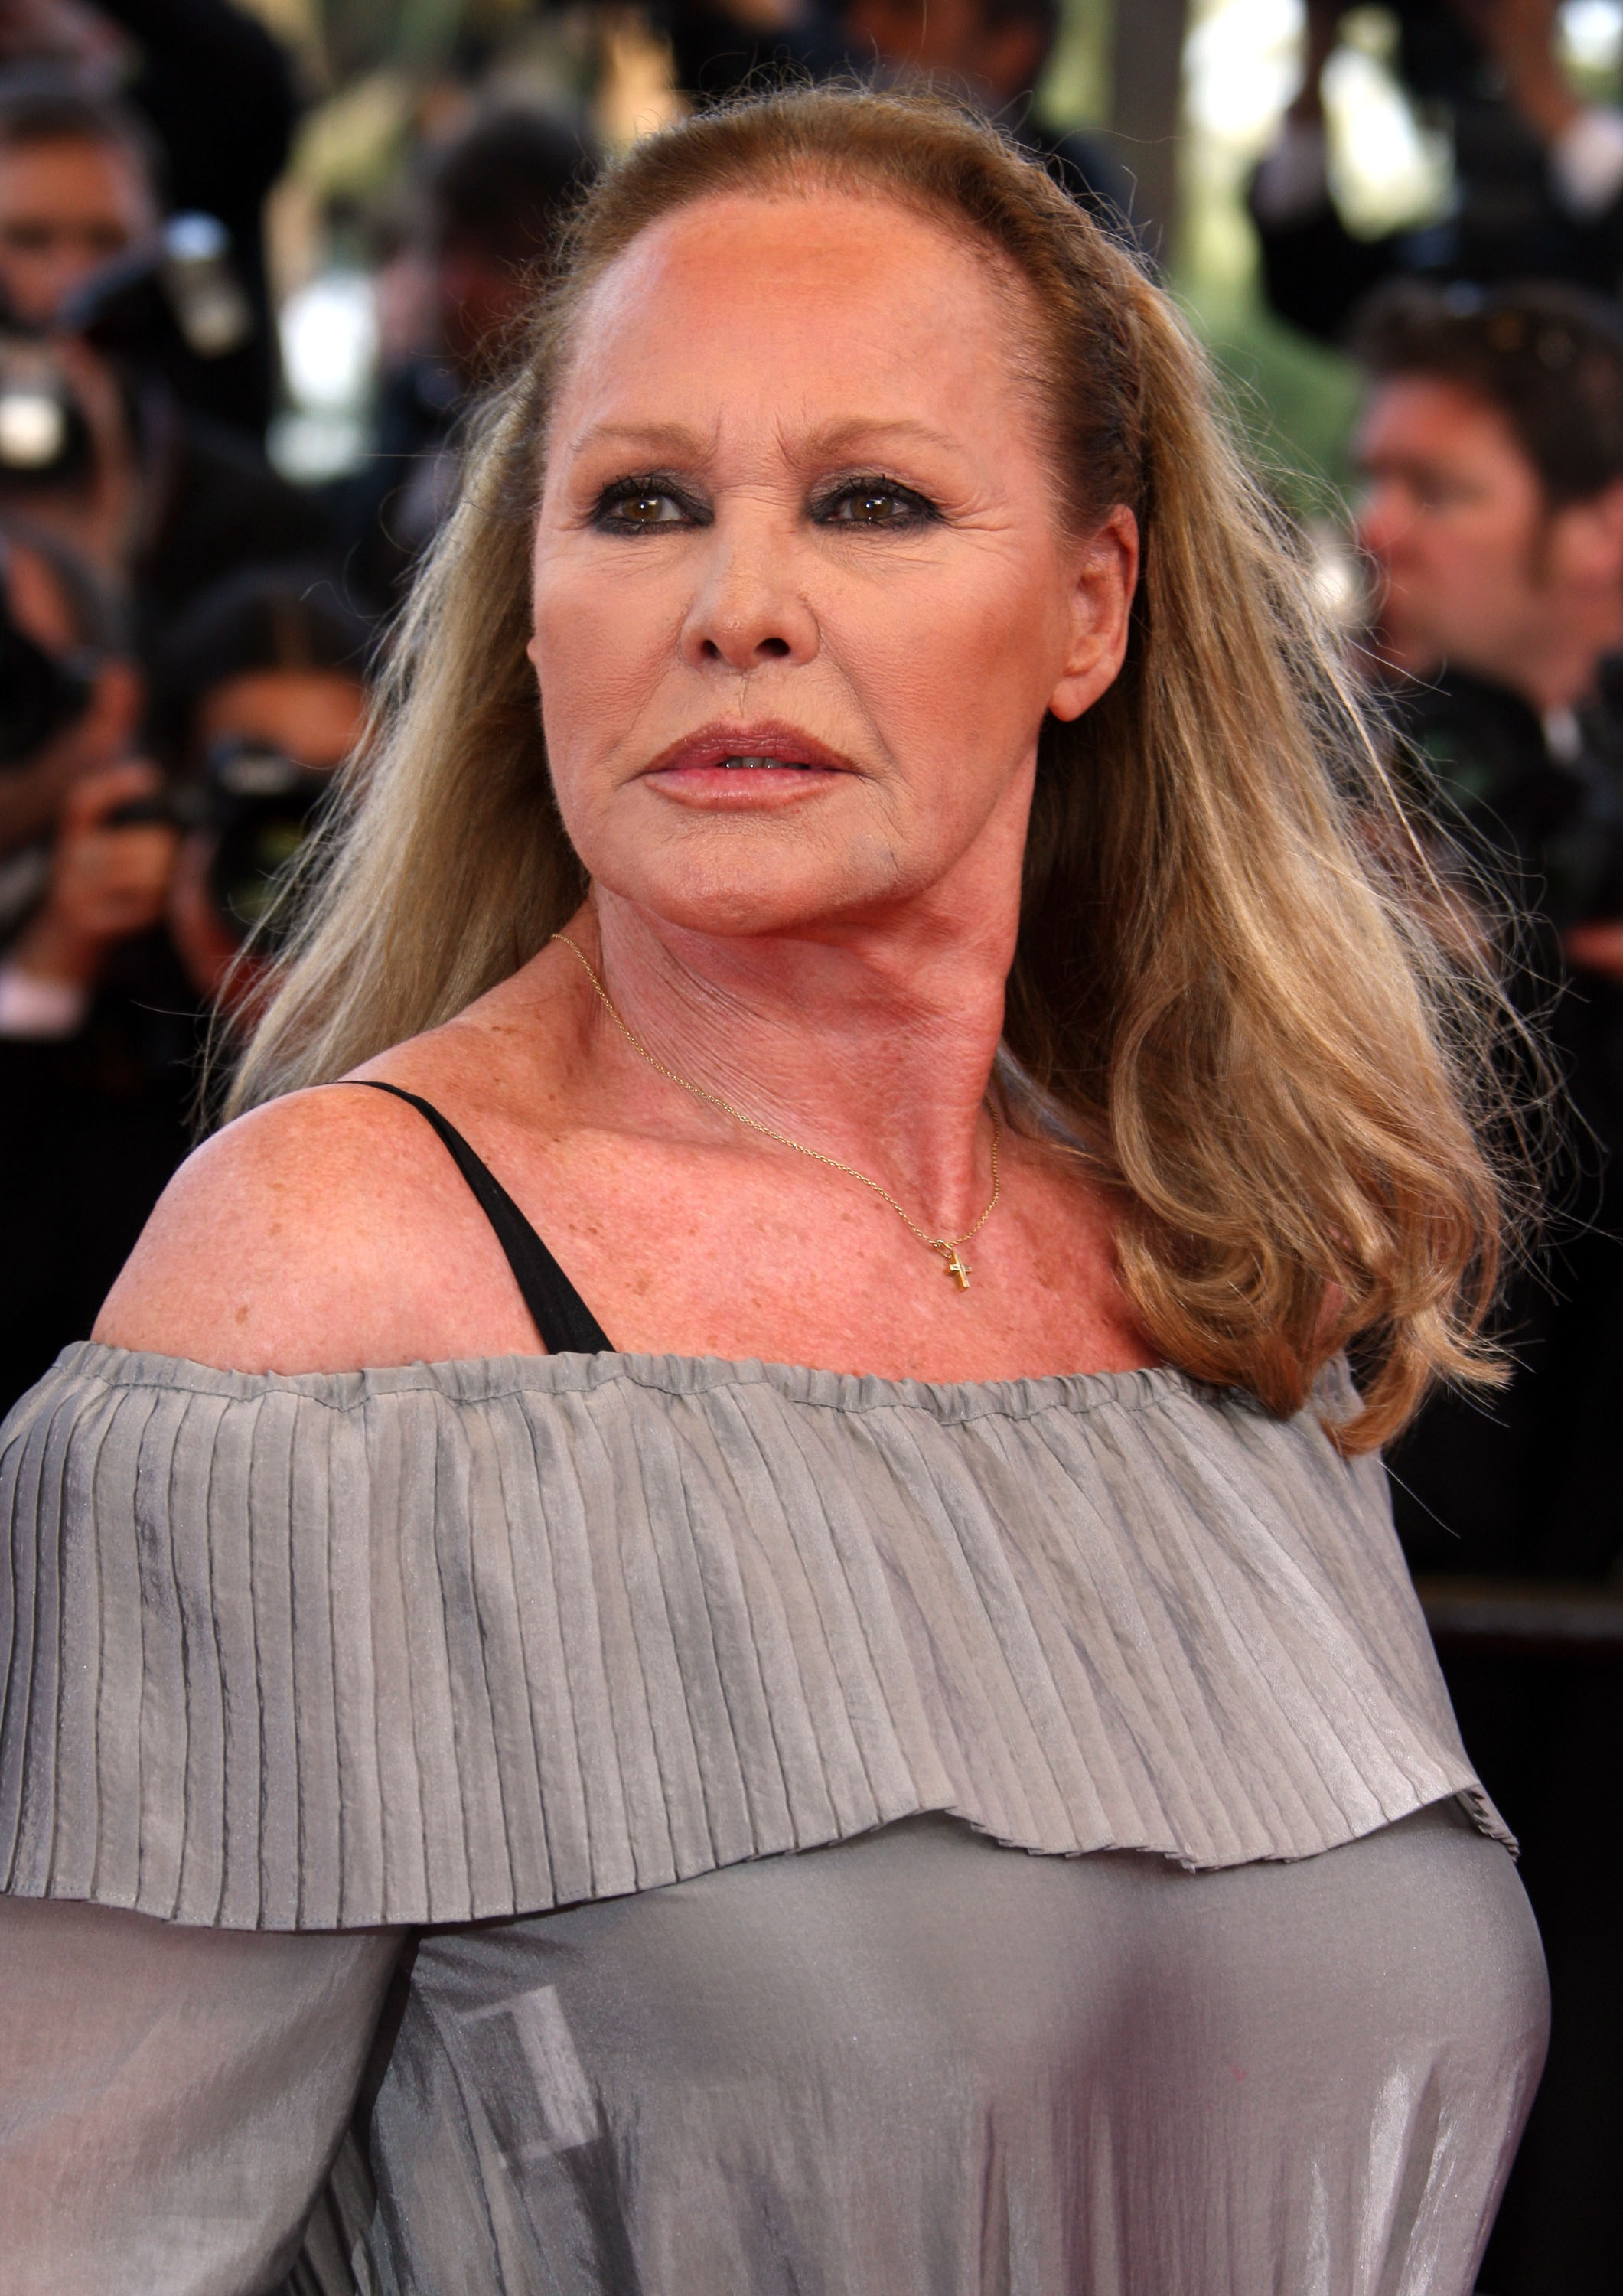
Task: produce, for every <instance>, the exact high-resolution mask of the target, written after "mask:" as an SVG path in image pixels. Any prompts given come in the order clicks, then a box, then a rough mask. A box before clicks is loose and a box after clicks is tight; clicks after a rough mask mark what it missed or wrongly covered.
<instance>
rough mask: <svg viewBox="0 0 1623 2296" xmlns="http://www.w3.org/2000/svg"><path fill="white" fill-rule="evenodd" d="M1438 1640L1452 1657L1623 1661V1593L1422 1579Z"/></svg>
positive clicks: (1537, 1583) (1424, 1604) (1523, 1582)
mask: <svg viewBox="0 0 1623 2296" xmlns="http://www.w3.org/2000/svg"><path fill="white" fill-rule="evenodd" d="M1414 1583H1415V1587H1416V1588H1417V1589H1418V1591H1419V1594H1420V1601H1421V1608H1422V1610H1423V1611H1425V1614H1426V1624H1427V1625H1428V1626H1429V1627H1430V1629H1431V1637H1432V1640H1433V1641H1434V1642H1435V1643H1436V1644H1437V1646H1438V1648H1439V1651H1441V1652H1445V1653H1446V1654H1451V1653H1455V1652H1457V1653H1458V1654H1459V1655H1461V1656H1462V1657H1463V1656H1464V1655H1466V1654H1467V1653H1471V1652H1489V1651H1492V1652H1498V1653H1501V1654H1503V1655H1504V1656H1506V1657H1512V1656H1514V1657H1523V1658H1567V1659H1585V1658H1594V1659H1619V1658H1623V1594H1619V1593H1614V1592H1613V1591H1612V1590H1611V1588H1610V1587H1578V1586H1562V1585H1558V1584H1554V1583H1552V1582H1551V1581H1549V1580H1540V1579H1439V1578H1422V1579H1416V1580H1415V1582H1414Z"/></svg>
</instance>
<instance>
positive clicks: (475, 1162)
mask: <svg viewBox="0 0 1623 2296" xmlns="http://www.w3.org/2000/svg"><path fill="white" fill-rule="evenodd" d="M349 1081H350V1082H352V1083H355V1084H364V1085H365V1087H367V1089H368V1091H371V1092H391V1093H393V1095H394V1096H395V1098H396V1099H397V1100H404V1101H409V1102H410V1103H411V1105H412V1106H413V1107H414V1109H416V1110H417V1111H418V1112H419V1113H420V1114H421V1115H423V1116H426V1117H427V1119H428V1120H429V1122H430V1124H431V1125H432V1126H433V1128H434V1129H435V1131H436V1132H438V1133H439V1136H440V1138H441V1139H442V1140H443V1141H444V1142H445V1144H446V1146H447V1148H448V1149H449V1150H450V1152H451V1154H452V1157H453V1158H454V1160H455V1164H456V1169H457V1170H458V1171H459V1172H460V1173H461V1174H462V1176H463V1179H464V1180H466V1182H467V1183H468V1185H469V1186H470V1187H471V1189H472V1191H473V1193H474V1195H475V1197H476V1198H477V1199H478V1202H479V1208H480V1210H481V1211H482V1212H483V1213H484V1215H485V1218H487V1219H488V1221H489V1223H490V1225H491V1226H492V1227H493V1228H494V1229H495V1230H496V1242H498V1243H499V1244H500V1245H501V1247H502V1250H503V1251H504V1252H505V1253H506V1255H507V1265H508V1266H509V1267H511V1268H512V1274H513V1281H514V1282H515V1283H517V1285H518V1287H519V1289H520V1291H521V1292H522V1293H523V1295H524V1305H525V1306H526V1307H527V1308H529V1312H530V1315H531V1317H532V1318H533V1319H534V1322H535V1326H536V1329H537V1332H538V1333H540V1335H541V1344H542V1346H543V1347H544V1348H545V1349H546V1351H547V1353H548V1354H549V1355H554V1356H566V1355H569V1356H596V1355H612V1354H613V1352H614V1342H613V1341H612V1340H611V1339H610V1338H609V1336H608V1334H607V1333H605V1331H604V1330H603V1327H602V1324H600V1323H599V1322H598V1320H597V1318H596V1316H594V1314H593V1313H592V1310H591V1309H590V1308H588V1307H587V1305H586V1301H585V1300H583V1299H582V1298H581V1296H580V1294H579V1292H577V1290H576V1289H575V1286H574V1285H573V1284H572V1283H570V1279H569V1277H568V1276H567V1275H565V1274H564V1272H563V1270H562V1268H561V1267H559V1265H558V1263H557V1261H556V1260H555V1259H553V1255H552V1253H551V1252H550V1251H548V1250H547V1248H546V1246H545V1244H544V1243H543V1242H542V1241H541V1239H540V1237H539V1236H538V1235H537V1234H536V1231H535V1229H534V1228H533V1227H531V1226H530V1224H529V1221H528V1220H527V1219H526V1218H525V1217H524V1215H523V1213H522V1212H521V1210H519V1208H518V1206H517V1204H515V1203H514V1201H513V1200H512V1197H511V1196H510V1195H509V1194H508V1193H507V1191H506V1189H505V1188H504V1186H503V1185H502V1184H501V1182H500V1181H499V1180H498V1179H497V1178H496V1174H495V1173H494V1172H493V1171H492V1170H491V1169H490V1167H489V1166H488V1164H486V1163H483V1162H482V1161H481V1160H480V1158H479V1157H478V1156H476V1155H475V1154H474V1152H473V1151H472V1149H471V1148H470V1147H469V1145H468V1144H467V1142H466V1141H465V1140H464V1139H463V1136H462V1134H461V1133H460V1132H459V1131H458V1130H457V1129H456V1127H455V1125H454V1124H453V1123H452V1122H451V1120H450V1119H449V1118H448V1117H445V1116H442V1115H441V1114H440V1112H439V1110H438V1109H437V1108H436V1107H435V1106H434V1104H433V1103H432V1102H431V1101H427V1100H420V1099H419V1098H418V1096H417V1095H416V1094H415V1093H414V1092H402V1090H401V1089H400V1087H399V1086H398V1084H382V1083H380V1082H379V1080H378V1079H377V1078H375V1077H354V1078H350V1079H349Z"/></svg>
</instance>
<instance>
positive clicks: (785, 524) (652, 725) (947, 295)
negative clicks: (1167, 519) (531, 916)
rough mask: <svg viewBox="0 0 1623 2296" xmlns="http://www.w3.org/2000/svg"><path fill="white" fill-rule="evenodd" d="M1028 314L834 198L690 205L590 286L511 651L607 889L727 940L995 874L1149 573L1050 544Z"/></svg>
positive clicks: (958, 257) (1121, 554)
mask: <svg viewBox="0 0 1623 2296" xmlns="http://www.w3.org/2000/svg"><path fill="white" fill-rule="evenodd" d="M1027 293H1028V290H1027V289H1026V288H1025V286H1024V284H1023V283H1021V282H1019V281H1017V280H1016V279H1014V278H1013V276H1012V275H1010V276H1009V277H1008V278H1004V276H1003V275H1001V274H1000V272H998V271H997V270H995V269H994V268H993V267H992V266H991V264H990V263H989V262H988V260H987V259H985V258H981V257H980V256H979V255H977V254H975V253H971V252H970V251H968V250H965V249H964V248H963V247H962V246H961V245H959V244H958V243H957V242H955V240H954V239H953V238H952V237H951V236H950V235H949V234H948V233H947V231H946V230H945V229H943V228H942V227H941V226H939V225H936V224H934V223H932V222H930V221H926V220H924V219H922V218H921V217H918V216H915V215H914V214H912V213H910V212H909V211H907V210H906V209H900V208H898V207H895V206H893V205H891V204H889V202H886V201H882V200H880V199H878V198H873V197H861V196H856V195H848V194H841V193H823V194H807V195H793V196H784V197H782V198H772V199H767V198H760V197H728V198H717V199H713V200H709V201H704V202H702V203H701V204H698V205H695V206H693V207H691V208H688V209H684V210H683V211H681V212H679V213H677V214H676V215H674V216H672V217H667V218H666V219H665V220H664V221H663V222H661V223H660V224H659V225H655V226H654V227H653V228H652V229H651V230H650V231H648V232H647V233H645V234H643V237H642V238H640V239H639V240H638V241H637V242H635V245H633V246H632V247H631V248H630V249H629V250H627V253H626V254H625V255H624V256H623V257H621V258H620V259H619V262H618V263H617V264H616V265H615V266H613V267H612V268H611V271H610V272H609V273H608V274H607V275H606V276H605V278H604V279H603V280H602V283H601V284H600V285H599V287H598V288H597V290H596V291H595V292H594V295H593V297H592V299H591V300H590V302H589V304H588V306H587V308H586V312H585V313H584V315H583V317H582V321H581V324H580V328H579V332H578V339H577V347H576V349H575V352H574V355H573V357H572V360H571V363H570V366H569V369H568V371H567V373H566V375H565V377H564V380H563V383H562V387H561V392H560V394H559V397H558V399H557V402H556V406H555V408H554V413H553V427H552V431H551V437H550V442H549V452H548V461H547V472H546V484H545V493H544V496H543V500H542V504H541V512H540V518H539V521H538V526H537V537H536V554H535V635H534V638H533V640H532V643H531V647H530V653H531V659H532V660H533V661H534V663H535V666H536V669H537V674H538V676H539V680H540V688H541V697H542V715H543V720H544V724H545V734H546V742H547V750H548V755H549V757H550V759H551V762H552V769H553V776H554V780H555V783H556V786H557V792H558V799H559V804H560V807H561V811H562V815H563V818H564V822H565V824H566V826H567V827H568V829H569V832H570V837H571V838H572V840H573V841H574V844H575V847H576V849H577V851H578V853H579V854H580V857H581V858H582V860H583V861H584V863H585V864H586V867H587V869H588V870H589V871H590V873H591V874H592V876H593V877H594V879H595V880H596V881H598V882H599V883H601V884H602V885H604V886H606V887H607V888H609V889H610V890H611V891H613V892H615V893H617V894H619V895H620V896H621V897H622V898H626V899H627V900H630V901H633V902H635V903H636V904H638V905H639V906H643V907H645V908H647V909H649V910H651V911H652V913H653V914H655V915H657V916H660V917H661V918H664V919H666V920H668V922H671V923H673V924H676V925H681V926H685V927H688V928H690V929H695V930H698V931H711V932H721V933H728V934H745V933H758V932H772V931H796V930H801V931H805V930H808V929H809V930H814V931H815V930H816V927H817V926H819V925H821V924H826V925H828V926H830V927H831V928H837V927H838V926H839V925H840V923H841V922H856V921H860V920H863V919H873V920H879V919H881V918H883V917H884V916H885V915H887V914H889V913H891V912H893V911H894V910H895V909H896V908H897V906H898V905H905V904H907V903H910V902H917V901H918V900H919V899H920V898H922V897H931V896H934V897H937V898H939V899H945V900H946V901H947V902H949V903H955V902H956V901H957V900H958V899H960V898H963V899H970V900H972V899H976V898H980V891H981V889H982V886H983V883H984V880H985V876H986V873H987V872H988V870H990V871H991V872H993V873H995V874H996V875H997V877H998V879H999V881H1000V882H1001V881H1008V879H1009V878H1010V875H1011V873H1013V878H1014V881H1016V882H1017V881H1018V869H1019V857H1020V852H1021V847H1022V846H1023V842H1024V837H1025V826H1026V817H1027V813H1028V810H1029V801H1030V791H1031V780H1032V774H1033V771H1034V767H1035V761H1036V751H1037V734H1038V731H1039V729H1040V727H1041V726H1042V723H1043V719H1044V717H1045V713H1046V712H1048V711H1049V710H1053V712H1054V713H1055V715H1056V716H1059V717H1077V716H1078V715H1079V714H1080V713H1081V712H1082V711H1083V710H1084V709H1086V708H1087V707H1088V706H1089V704H1090V703H1091V702H1093V701H1094V700H1096V699H1097V697H1098V695H1099V694H1100V693H1102V691H1103V690H1104V688H1105V687H1106V686H1107V685H1109V684H1110V682H1111V679H1112V678H1113V677H1114V676H1115V675H1116V673H1117V670H1118V669H1119V667H1120V662H1121V656H1122V652H1123V649H1124V646H1125V643H1126V634H1127V609H1128V606H1129V603H1130V600H1131V594H1132V587H1133V582H1134V579H1135V570H1136V538H1135V532H1134V529H1133V522H1132V519H1131V516H1130V514H1129V513H1128V512H1125V511H1121V512H1114V513H1112V515H1111V518H1110V519H1109V520H1107V521H1106V522H1105V524H1104V526H1103V527H1102V529H1100V531H1099V532H1098V533H1097V534H1096V535H1094V536H1091V537H1077V536H1075V535H1074V534H1070V533H1068V532H1067V531H1066V530H1065V527H1064V523H1063V518H1064V512H1063V503H1062V489H1061V488H1060V485H1059V483H1058V481H1057V480H1056V477H1055V474H1054V472H1053V469H1052V467H1051V463H1050V459H1049V455H1048V454H1047V452H1046V450H1045V441H1044V439H1043V436H1042V431H1041V425H1040V418H1039V416H1038V414H1037V409H1036V406H1035V405H1034V403H1033V400H1032V398H1031V395H1030V391H1029V386H1027V385H1026V384H1025V383H1023V382H1022V380H1021V374H1020V372H1019V362H1020V359H1021V352H1022V350H1023V349H1024V348H1025V345H1026V341H1027V334H1026V329H1027V326H1028V324H1029V314H1028V311H1027V308H1026V304H1025V298H1026V295H1027ZM970 913H971V914H973V912H972V911H971V912H970ZM961 914H962V912H961Z"/></svg>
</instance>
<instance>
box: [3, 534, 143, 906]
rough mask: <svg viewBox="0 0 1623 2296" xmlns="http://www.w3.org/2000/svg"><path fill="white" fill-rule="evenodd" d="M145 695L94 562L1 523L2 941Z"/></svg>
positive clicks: (122, 743) (115, 754)
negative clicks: (65, 809) (57, 828)
mask: <svg viewBox="0 0 1623 2296" xmlns="http://www.w3.org/2000/svg"><path fill="white" fill-rule="evenodd" d="M141 703H142V684H141V679H140V677H139V676H138V674H137V672H136V670H135V666H134V664H133V663H132V662H131V661H130V660H129V659H128V658H127V651H126V649H125V647H124V644H123V643H122V637H121V632H120V629H119V620H118V617H117V615H116V613H115V611H114V610H113V608H112V605H111V601H110V600H109V598H108V597H107V594H106V593H105V590H104V589H103V587H102V585H101V584H100V583H98V582H97V581H96V579H95V578H94V574H93V573H92V571H91V570H90V569H89V568H88V567H86V565H84V564H83V562H80V561H79V560H78V559H76V558H75V557H74V556H73V554H72V553H70V552H69V551H67V550H64V549H63V548H62V547H61V545H58V544H56V543H55V542H53V540H52V539H51V537H48V536H45V535H41V534H38V533H37V532H34V531H33V530H31V529H28V528H26V527H18V526H15V525H12V526H9V527H6V526H0V941H3V940H4V937H5V935H6V934H7V933H8V932H9V931H12V928H13V927H14V926H15V924H16V922H17V921H18V919H19V918H20V916H21V915H22V914H24V913H25V911H26V910H27V909H28V907H29V905H30V904H31V903H32V902H33V901H34V900H35V899H36V898H37V896H38V893H39V890H40V888H41V887H42V885H43V884H44V882H45V871H46V867H47V852H48V842H47V840H48V839H49V836H50V834H51V832H52V831H53V827H54V824H55V823H56V820H57V817H58V816H59V814H60V812H61V807H62V804H63V801H64V799H66V798H67V796H68V794H69V792H70V791H71V790H72V789H73V788H74V787H75V785H76V784H77V783H79V782H80V781H82V780H83V779H84V777H85V776H86V775H93V774H94V773H95V772H96V771H97V770H98V769H99V768H101V767H105V766H108V765H111V764H113V763H114V762H116V761H117V760H118V759H119V758H123V757H124V756H125V755H127V749H128V743H129V739H130V735H131V733H132V731H133V729H134V727H135V723H136V721H137V718H138V717H139V715H140V710H141Z"/></svg>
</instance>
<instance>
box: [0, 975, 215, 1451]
mask: <svg viewBox="0 0 1623 2296" xmlns="http://www.w3.org/2000/svg"><path fill="white" fill-rule="evenodd" d="M203 1029H204V1021H203V1016H202V1015H201V1013H200V1012H199V1009H198V1006H197V1001H196V998H195V996H194V995H193V991H192V989H191V988H190V985H189V984H188V983H187V982H186V981H185V980H184V977H183V975H182V974H181V972H180V968H179V965H178V964H177V963H176V960H175V958H174V956H173V955H172V954H171V952H170V950H169V947H168V942H167V941H166V940H165V939H163V938H162V937H161V936H160V935H158V934H152V935H148V936H145V937H143V939H140V940H138V941H134V942H130V943H127V945H126V947H124V948H122V949H121V950H120V951H119V954H118V957H117V959H116V961H115V964H114V968H113V972H112V976H111V979H110V981H109V983H108V986H107V987H106V988H105V989H104V991H103V992H102V995H101V996H98V998H97V999H96V1002H95V1005H94V1008H93V1010H92V1013H91V1015H90V1018H89V1020H88V1021H86V1025H85V1027H84V1028H83V1029H80V1030H79V1032H78V1035H77V1036H74V1037H69V1038H66V1039H63V1040H61V1041H45V1042H39V1041H35V1040H31V1039H27V1038H19V1037H0V1268H3V1269H4V1283H0V1416H3V1415H4V1413H5V1412H6V1411H7V1410H9V1409H10V1407H11V1406H12V1403H13V1402H14V1401H15V1400H16V1398H17V1397H18V1396H20V1395H21V1394H22V1393H24V1391H25V1390H27V1389H29V1388H30V1387H31V1386H32V1385H33V1383H34V1382H35V1381H36V1380H37V1379H38V1378H39V1376H40V1375H41V1374H42V1373H43V1372H44V1371H45V1369H46V1368H47V1367H48V1366H49V1365H50V1364H51V1363H52V1362H53V1360H54V1359H55V1357H56V1356H57V1355H58V1354H59V1353H60V1352H61V1349H62V1348H63V1347H65V1346H66V1345H67V1344H68V1343H69V1341H72V1340H82V1339H85V1338H87V1337H88V1335H89V1333H90V1328H91V1326H92V1324H94V1321H95V1318H96V1316H97V1314H98V1312H99V1311H100V1308H101V1305H102V1300H104V1299H105V1298H106V1296H107V1293H108V1292H109V1291H110V1289H111V1285H112V1282H113V1278H114V1277H115V1276H116V1275H118V1273H119V1269H120V1268H121V1267H123V1265H124V1262H125V1261H126V1260H127V1259H128V1257H129V1255H130V1252H131V1251H132V1250H133V1249H134V1247H135V1239H136V1237H137V1236H138V1235H139V1234H140V1233H141V1231H142V1229H143V1227H144V1226H145V1225H146V1221H147V1217H148V1215H149V1214H150V1212H151V1211H152V1206H153V1205H154V1203H156V1201H158V1198H159V1196H160V1194H161V1193H162V1192H163V1190H164V1188H165V1187H166V1186H167V1185H168V1181H169V1178H170V1176H171V1175H172V1174H173V1172H174V1171H175V1169H176V1166H177V1165H178V1164H179V1163H180V1162H181V1160H182V1159H183V1158H184V1156H185V1154H186V1152H187V1150H188V1149H189V1148H190V1146H191V1144H192V1106H193V1098H194V1095H195V1093H196V1088H197V1062H198V1056H199V1053H200V1050H201V1042H202V1035H203Z"/></svg>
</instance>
